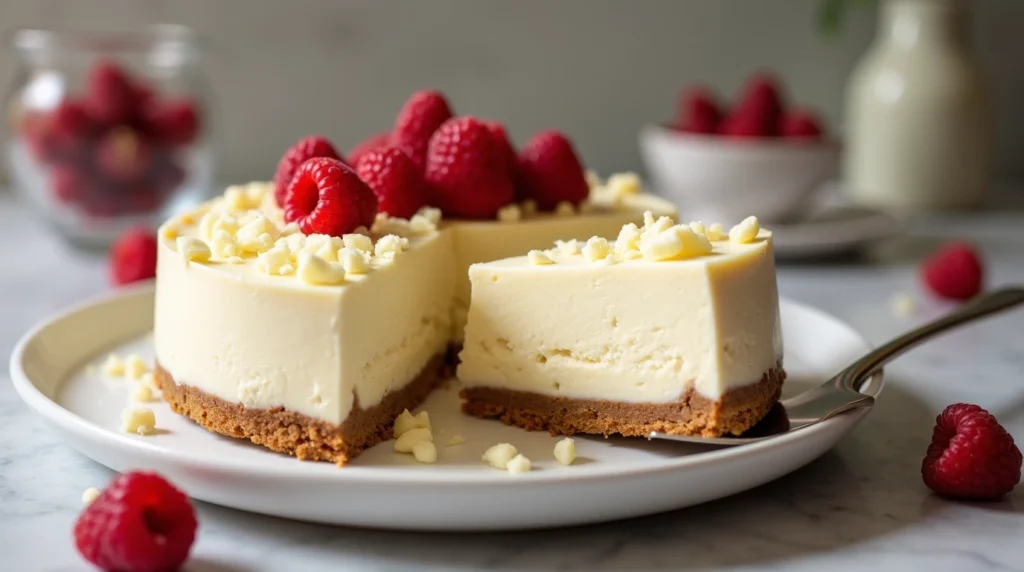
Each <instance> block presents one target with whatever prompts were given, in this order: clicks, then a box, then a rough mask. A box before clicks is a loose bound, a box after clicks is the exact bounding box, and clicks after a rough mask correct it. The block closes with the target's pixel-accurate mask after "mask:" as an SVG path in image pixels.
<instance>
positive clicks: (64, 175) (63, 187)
mask: <svg viewBox="0 0 1024 572" xmlns="http://www.w3.org/2000/svg"><path fill="white" fill-rule="evenodd" d="M50 177H51V178H50V188H51V189H53V196H54V197H56V198H57V200H58V201H60V202H62V203H76V202H78V201H79V200H80V199H82V198H83V197H88V196H89V195H91V194H93V187H94V182H93V181H92V179H91V177H90V176H89V174H88V173H87V172H86V171H84V170H82V169H80V168H78V167H74V166H70V165H54V166H53V168H52V170H51V175H50Z"/></svg>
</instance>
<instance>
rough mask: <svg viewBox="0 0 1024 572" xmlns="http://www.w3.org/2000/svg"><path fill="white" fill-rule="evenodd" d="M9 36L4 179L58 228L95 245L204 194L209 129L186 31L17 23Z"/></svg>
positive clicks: (190, 38)
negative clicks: (11, 61)
mask: <svg viewBox="0 0 1024 572" xmlns="http://www.w3.org/2000/svg"><path fill="white" fill-rule="evenodd" d="M13 44H14V47H15V49H16V51H17V53H18V55H19V56H20V58H19V61H20V64H21V67H20V69H19V73H18V74H17V77H16V79H15V85H14V89H13V90H11V92H10V95H9V96H8V100H7V111H8V114H7V115H8V121H9V123H10V125H9V128H8V137H9V144H8V154H7V155H8V164H9V169H10V173H11V177H12V182H13V183H14V185H15V186H16V187H17V188H18V190H19V191H20V192H21V193H22V194H23V196H25V197H26V198H27V199H29V200H30V201H31V202H32V203H33V205H34V206H36V207H37V210H38V211H39V212H41V213H42V214H43V216H45V217H46V218H47V219H48V220H49V221H50V222H51V223H53V225H54V226H56V228H57V229H58V230H59V231H60V232H62V234H64V235H65V236H67V237H68V238H70V239H71V240H72V241H73V242H75V243H77V244H81V245H85V246H97V247H102V246H105V245H107V244H109V243H110V241H111V240H113V238H114V237H116V236H117V235H118V234H119V233H120V232H121V231H123V230H124V229H125V228H127V227H129V226H133V225H138V224H155V223H156V222H158V221H159V220H160V219H162V218H163V217H165V216H167V215H169V214H171V211H175V210H178V209H180V208H183V207H186V206H188V205H190V204H194V203H195V202H197V201H199V200H202V199H204V198H206V197H208V196H209V193H210V191H211V186H212V185H211V183H212V178H213V168H212V164H213V157H212V152H211V149H210V140H211V136H210V135H211V131H212V126H211V124H210V114H209V113H208V109H207V102H208V98H207V97H206V95H205V91H206V90H205V81H204V78H203V77H202V74H201V69H200V65H199V51H198V49H197V46H196V41H195V37H194V35H193V34H192V33H191V31H190V30H188V29H187V28H183V27H180V26H157V27H154V28H152V29H151V30H150V31H149V32H147V33H141V34H127V35H108V34H84V33H58V32H53V31H44V30H21V31H20V32H18V33H17V34H16V35H15V37H14V42H13Z"/></svg>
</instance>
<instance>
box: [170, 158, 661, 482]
mask: <svg viewBox="0 0 1024 572" xmlns="http://www.w3.org/2000/svg"><path fill="white" fill-rule="evenodd" d="M674 210H675V209H674V208H673V207H672V205H671V204H670V203H668V202H666V201H664V200H661V199H658V198H656V197H654V196H651V195H649V194H647V193H644V192H642V191H641V190H640V189H639V186H638V184H637V181H636V178H635V176H626V177H618V178H616V177H613V178H611V179H609V180H608V181H600V180H597V179H596V178H591V192H590V196H589V198H588V199H587V200H586V201H584V202H582V203H580V204H578V205H571V204H566V205H559V207H558V208H556V209H554V210H552V211H548V212H536V209H535V208H533V206H532V205H531V204H530V202H529V201H522V202H520V203H513V204H511V205H509V206H508V207H506V208H505V209H503V210H502V212H500V213H498V216H497V218H496V219H495V220H488V221H484V220H447V219H444V218H443V217H442V215H441V213H440V211H439V210H437V209H434V208H429V207H427V208H423V209H420V210H419V211H418V212H417V214H415V215H413V216H412V217H410V218H408V219H404V218H396V217H390V216H387V215H385V214H380V215H378V216H377V217H376V218H375V219H373V222H372V224H371V225H368V227H360V228H355V229H353V230H352V231H351V232H347V233H342V234H340V235H339V236H334V235H328V234H318V233H305V232H303V231H302V229H301V228H300V227H299V226H298V225H296V224H295V223H294V222H292V223H286V222H285V220H284V219H285V217H284V215H283V213H282V210H281V208H280V207H279V205H278V204H277V203H276V201H275V198H274V185H273V184H271V183H252V184H248V185H238V186H232V187H230V188H228V189H227V190H226V191H225V192H224V194H223V195H221V196H220V197H217V198H215V199H214V200H212V201H210V202H207V203H205V204H203V205H200V206H199V207H197V208H196V209H194V210H193V211H191V212H188V213H185V214H182V215H178V216H175V217H173V218H171V219H169V220H167V221H166V222H165V223H164V224H163V225H162V226H161V227H160V229H159V230H158V252H157V260H158V262H157V280H156V309H155V318H154V345H155V351H156V359H157V364H156V366H155V383H156V385H157V386H158V388H159V389H160V390H161V391H162V393H163V397H164V399H165V400H166V401H167V402H168V404H169V405H170V407H171V408H172V409H173V410H174V411H176V412H178V413H180V414H183V415H186V416H188V417H189V418H191V419H192V420H194V421H195V422H196V423H199V424H200V425H202V426H203V427H205V428H206V429H208V430H210V431H214V432H217V433H221V434H224V435H228V436H231V437H237V438H242V439H248V440H250V441H252V442H253V443H256V444H259V445H262V446H264V447H266V448H268V449H271V450H273V451H277V452H281V453H285V454H290V455H294V456H296V457H298V458H300V459H305V460H316V461H330V462H334V463H337V464H339V465H342V464H345V463H347V462H348V461H349V460H351V459H352V458H354V457H355V456H356V455H358V454H359V452H360V451H362V450H364V449H366V448H368V447H371V446H373V445H374V444H376V443H379V442H380V441H382V440H384V439H387V438H390V436H391V431H392V423H393V422H394V419H395V418H396V416H397V415H398V414H399V413H401V412H402V411H403V410H405V409H413V408H415V407H416V406H417V405H419V404H420V403H421V402H422V401H423V400H424V399H425V397H426V396H427V395H428V394H429V392H430V391H431V390H432V389H433V388H435V387H436V386H437V385H438V384H439V383H441V382H442V381H444V380H445V379H447V378H448V377H449V376H450V373H451V356H454V355H455V354H456V353H457V350H458V347H459V345H460V344H461V342H462V339H463V326H464V324H465V320H466V315H467V314H469V313H471V312H470V308H472V306H473V304H472V300H471V296H470V287H469V277H468V276H469V268H470V266H471V265H473V264H477V263H481V262H487V261H491V260H497V259H503V258H506V257H509V256H513V255H515V254H518V253H520V252H523V251H527V250H531V249H539V248H544V247H546V246H548V245H550V244H551V243H552V241H554V240H555V239H571V238H578V239H586V238H588V237H590V236H595V235H596V236H606V237H613V236H614V234H615V233H617V232H618V231H619V229H620V228H621V227H622V225H623V224H627V223H629V222H630V221H632V222H636V223H639V222H641V221H642V218H643V212H644V211H653V212H657V213H659V214H666V215H668V214H673V213H674Z"/></svg>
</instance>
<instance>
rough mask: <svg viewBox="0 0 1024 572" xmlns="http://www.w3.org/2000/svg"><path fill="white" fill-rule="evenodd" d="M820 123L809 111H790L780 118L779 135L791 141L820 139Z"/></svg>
mask: <svg viewBox="0 0 1024 572" xmlns="http://www.w3.org/2000/svg"><path fill="white" fill-rule="evenodd" d="M822 132H823V130H822V128H821V122H820V121H819V120H818V117H817V116H816V115H814V113H811V112H810V111H805V110H797V111H791V112H789V113H787V114H786V115H783V116H782V120H781V121H780V123H779V135H780V136H782V137H786V138H792V139H797V138H799V139H810V140H818V139H821V135H822Z"/></svg>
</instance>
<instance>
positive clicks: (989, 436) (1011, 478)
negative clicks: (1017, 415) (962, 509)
mask: <svg viewBox="0 0 1024 572" xmlns="http://www.w3.org/2000/svg"><path fill="white" fill-rule="evenodd" d="M1020 468H1021V454H1020V449H1018V448H1017V445H1015V444H1014V443H1013V437H1011V436H1010V434H1009V433H1007V432H1006V429H1003V427H1002V425H1000V424H999V422H998V421H996V418H995V417H993V416H992V414H990V413H989V412H988V411H985V410H984V409H982V408H981V407H978V406H977V405H968V404H966V403H954V404H953V405H950V406H949V407H947V408H946V409H945V410H943V412H942V413H940V414H939V416H938V417H937V418H936V419H935V429H933V430H932V442H931V444H930V445H928V453H927V454H925V457H924V461H923V462H922V463H921V476H922V477H924V484H926V485H928V488H930V489H931V490H933V491H935V492H937V493H939V494H940V495H943V496H947V497H952V498H959V499H968V500H986V499H997V498H999V497H1001V496H1003V495H1005V494H1006V493H1008V492H1010V491H1011V490H1013V487H1015V486H1017V483H1019V482H1020Z"/></svg>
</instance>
